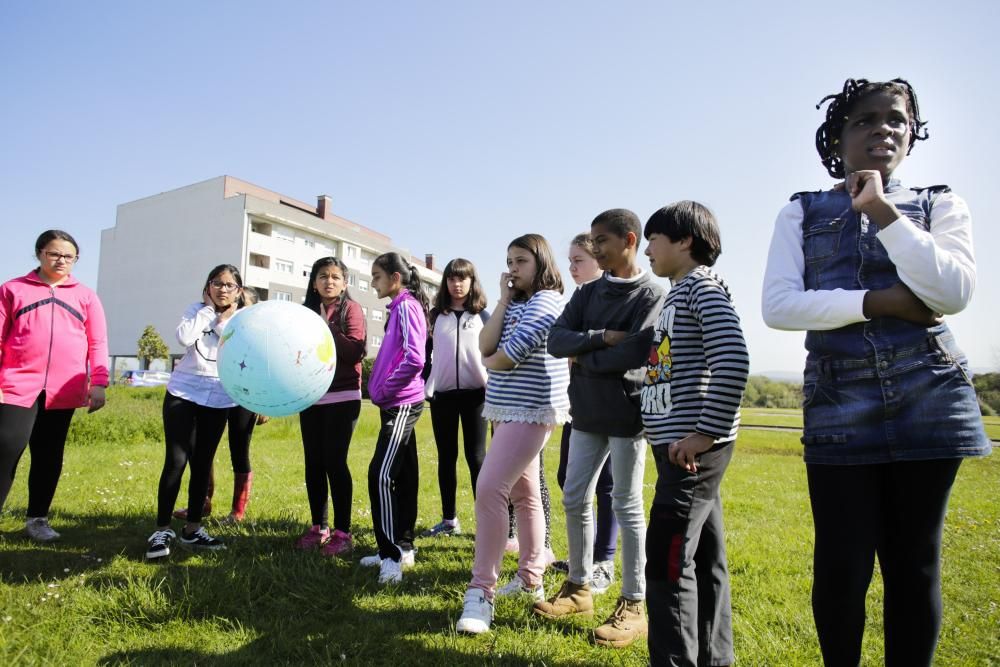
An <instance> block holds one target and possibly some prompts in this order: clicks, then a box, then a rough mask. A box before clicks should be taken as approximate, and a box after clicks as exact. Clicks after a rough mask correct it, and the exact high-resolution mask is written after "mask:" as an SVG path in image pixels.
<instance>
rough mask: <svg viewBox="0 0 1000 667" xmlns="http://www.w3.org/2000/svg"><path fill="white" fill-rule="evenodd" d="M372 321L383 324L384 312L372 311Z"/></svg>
mask: <svg viewBox="0 0 1000 667" xmlns="http://www.w3.org/2000/svg"><path fill="white" fill-rule="evenodd" d="M372 319H373V320H375V321H376V322H381V321H382V311H381V310H373V311H372Z"/></svg>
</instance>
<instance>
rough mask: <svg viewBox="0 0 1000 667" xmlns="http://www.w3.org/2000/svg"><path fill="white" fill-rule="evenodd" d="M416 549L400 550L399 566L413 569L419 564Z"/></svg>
mask: <svg viewBox="0 0 1000 667" xmlns="http://www.w3.org/2000/svg"><path fill="white" fill-rule="evenodd" d="M416 552H417V550H416V549H403V548H402V547H400V549H399V554H400V555H399V564H400V565H402V566H403V567H413V566H414V564H415V563H416V562H417V558H416Z"/></svg>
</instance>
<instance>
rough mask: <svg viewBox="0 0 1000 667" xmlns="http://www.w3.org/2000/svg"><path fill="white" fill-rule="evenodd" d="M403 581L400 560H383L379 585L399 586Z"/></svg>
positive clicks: (379, 574)
mask: <svg viewBox="0 0 1000 667" xmlns="http://www.w3.org/2000/svg"><path fill="white" fill-rule="evenodd" d="M402 580H403V567H402V565H401V563H400V561H398V560H393V559H391V558H383V559H382V565H381V566H380V569H379V573H378V583H380V584H398V583H399V582H401V581H402Z"/></svg>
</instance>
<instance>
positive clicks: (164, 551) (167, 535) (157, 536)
mask: <svg viewBox="0 0 1000 667" xmlns="http://www.w3.org/2000/svg"><path fill="white" fill-rule="evenodd" d="M175 537H177V534H176V533H174V531H172V530H170V529H169V528H166V529H164V530H157V531H154V532H153V534H152V535H150V536H149V539H148V540H146V560H154V559H156V558H163V557H165V556H169V555H170V543H171V542H172V541H173V540H174V538H175Z"/></svg>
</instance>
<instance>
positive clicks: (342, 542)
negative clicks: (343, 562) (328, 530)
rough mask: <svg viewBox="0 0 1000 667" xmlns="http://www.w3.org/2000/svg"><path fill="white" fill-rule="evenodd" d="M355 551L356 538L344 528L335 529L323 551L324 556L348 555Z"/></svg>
mask: <svg viewBox="0 0 1000 667" xmlns="http://www.w3.org/2000/svg"><path fill="white" fill-rule="evenodd" d="M352 551H354V540H352V539H351V534H350V533H345V532H344V531H342V530H335V531H333V534H332V535H330V541H329V542H327V543H326V544H324V545H323V549H322V553H323V555H324V556H330V557H333V556H340V557H342V558H343V557H347V556H350V555H351V552H352Z"/></svg>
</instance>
